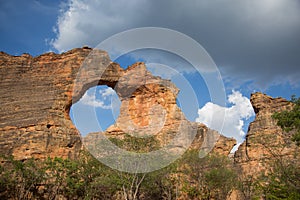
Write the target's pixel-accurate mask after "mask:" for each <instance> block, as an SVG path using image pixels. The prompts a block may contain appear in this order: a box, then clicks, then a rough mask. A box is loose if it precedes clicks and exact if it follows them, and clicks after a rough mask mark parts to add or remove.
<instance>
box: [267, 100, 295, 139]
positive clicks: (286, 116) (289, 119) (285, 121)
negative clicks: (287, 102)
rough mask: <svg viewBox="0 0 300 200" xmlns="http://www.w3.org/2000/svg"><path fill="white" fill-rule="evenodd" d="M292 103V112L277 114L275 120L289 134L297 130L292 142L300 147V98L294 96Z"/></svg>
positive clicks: (274, 116)
mask: <svg viewBox="0 0 300 200" xmlns="http://www.w3.org/2000/svg"><path fill="white" fill-rule="evenodd" d="M291 102H293V103H294V107H293V109H292V110H290V111H283V112H279V113H275V114H274V115H273V118H274V119H276V120H277V124H278V126H280V127H281V128H282V129H283V130H285V131H287V132H289V131H292V130H295V133H294V135H293V137H292V140H293V141H294V142H296V144H297V145H300V98H296V97H295V96H294V95H293V96H292V98H291Z"/></svg>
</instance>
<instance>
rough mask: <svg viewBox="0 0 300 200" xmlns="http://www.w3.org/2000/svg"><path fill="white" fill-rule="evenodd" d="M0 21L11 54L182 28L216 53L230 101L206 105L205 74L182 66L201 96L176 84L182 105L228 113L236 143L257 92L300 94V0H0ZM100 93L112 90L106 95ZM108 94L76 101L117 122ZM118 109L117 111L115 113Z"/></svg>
mask: <svg viewBox="0 0 300 200" xmlns="http://www.w3.org/2000/svg"><path fill="white" fill-rule="evenodd" d="M287 13H288V14H287ZM0 23H1V26H0V50H1V51H5V52H7V53H9V54H12V55H21V54H22V53H30V54H31V55H34V56H36V55H39V54H42V53H45V52H48V51H55V52H57V53H58V52H63V51H67V50H70V49H72V48H75V47H82V46H84V45H89V46H91V47H95V46H97V44H99V43H100V42H101V41H103V40H104V39H106V38H108V37H110V36H111V35H113V34H116V33H119V32H121V31H125V30H128V29H130V28H138V27H147V26H152V27H164V28H169V29H173V30H176V31H179V32H182V33H183V34H186V35H187V36H189V37H191V38H193V39H194V40H196V41H197V42H198V43H199V44H201V45H202V46H203V47H204V48H205V50H206V51H207V52H208V54H209V55H210V56H211V57H212V59H213V60H214V62H215V63H216V65H217V67H218V69H219V71H220V73H221V76H222V80H223V82H224V84H225V91H226V95H227V99H226V100H227V101H226V103H227V105H226V106H224V105H217V104H216V103H215V102H213V103H209V102H210V101H211V99H210V95H209V93H208V90H207V86H206V84H205V81H204V80H203V78H202V77H201V74H200V75H199V74H197V73H191V72H189V70H187V69H186V68H184V67H183V65H182V66H179V67H177V68H176V67H175V68H174V69H175V70H177V71H179V72H180V74H181V75H182V76H183V77H184V78H185V80H187V81H188V82H189V83H190V84H191V86H192V88H193V91H195V93H196V96H197V103H198V105H197V107H195V105H196V104H195V103H191V102H190V98H189V96H188V95H189V93H186V95H184V94H185V91H186V90H187V88H188V86H186V85H181V84H179V85H177V86H178V87H181V88H180V89H181V93H180V94H179V97H178V99H179V100H180V104H181V107H182V109H183V111H184V112H185V114H186V116H187V118H189V119H190V120H198V121H199V120H200V121H202V122H205V121H207V120H209V116H210V115H211V114H212V113H213V112H214V111H220V110H222V111H226V112H227V113H229V115H230V116H231V118H230V119H228V120H227V121H226V120H225V121H226V123H227V124H226V127H227V129H226V131H227V133H224V134H225V135H228V136H234V137H236V138H237V139H238V140H239V141H241V140H242V137H244V135H242V136H241V134H243V132H246V129H247V124H248V122H249V121H251V120H252V119H253V113H252V112H251V110H250V109H249V108H248V107H247V105H248V103H249V102H248V98H249V97H250V94H251V93H252V92H255V91H261V92H264V93H266V94H268V95H271V96H273V97H278V96H282V97H284V98H288V99H289V98H290V96H291V95H292V94H296V95H297V96H300V79H299V77H300V56H299V55H300V2H299V1H297V0H290V1H286V0H244V1H235V0H228V1H221V0H217V1H210V0H201V1H196V0H188V1H180V0H172V1H171V0H165V1H150V0H132V1H125V0H115V1H104V0H99V1H96V0H70V1H57V0H52V1H46V0H28V1H17V0H10V1H1V2H0ZM109 53H110V52H109ZM148 53H149V52H148ZM133 54H134V52H133ZM158 54H159V55H160V57H159V58H160V59H161V57H168V55H165V54H164V53H162V52H160V53H156V54H151V53H149V55H151V56H152V55H158ZM162 55H164V56H162ZM151 56H149V58H150V57H151ZM152 59H153V60H154V61H155V62H158V60H157V59H156V60H155V58H152ZM140 60H145V58H141V57H139V54H138V53H137V55H136V56H132V55H124V56H123V57H121V58H119V59H118V60H116V61H117V62H119V63H120V64H121V65H122V67H126V66H128V65H130V64H132V63H133V62H135V61H140ZM153 60H151V59H150V60H145V61H146V62H151V61H153ZM175 60H176V59H175ZM160 61H162V60H160ZM168 61H170V59H166V60H165V63H164V64H166V65H169V66H171V67H172V66H173V67H174V59H173V60H172V61H173V62H172V63H169V62H168ZM181 62H182V61H179V60H178V63H181ZM184 66H187V65H184ZM149 70H151V71H152V72H155V73H157V74H158V75H159V72H162V71H161V70H157V68H156V69H155V67H154V68H149ZM162 76H163V75H162ZM170 78H171V79H172V80H173V81H174V82H175V83H176V82H177V83H180V79H178V77H177V79H178V80H176V76H173V77H170ZM103 91H104V92H108V93H105V95H104V96H105V97H104V96H103V94H104V93H103ZM110 92H111V91H110V90H109V89H107V88H105V87H104V88H103V87H102V88H96V89H95V90H94V91H92V90H91V91H90V95H92V94H96V96H95V97H96V98H94V99H93V98H89V96H86V102H81V104H79V105H77V107H79V108H78V109H83V110H91V105H89V103H88V102H94V103H95V104H94V105H97V106H96V107H95V106H94V108H93V109H92V110H91V112H92V113H94V110H95V109H96V111H97V112H96V115H95V117H96V118H98V120H101V123H102V125H101V126H102V127H103V128H104V129H105V128H106V127H107V126H109V124H111V123H113V120H112V118H113V115H112V112H111V110H110V109H109V108H108V107H106V106H107V105H109V104H110V102H111V97H113V98H112V99H114V102H117V101H116V97H115V95H113V93H110ZM97 102H98V103H97ZM101 102H102V103H101ZM90 104H91V103H90ZM116 105H118V104H116ZM115 107H117V106H115ZM115 109H116V108H115ZM117 113H118V112H117V111H114V115H115V116H117ZM199 114H200V115H201V116H199ZM88 116H89V112H86V113H84V114H82V115H81V117H79V118H80V119H78V120H79V121H80V120H81V121H82V123H80V124H82V126H83V127H81V128H80V129H81V130H82V132H89V130H93V131H95V130H99V129H98V128H99V127H98V126H95V123H98V121H97V119H96V120H95V121H94V122H95V123H92V122H91V121H93V120H90V117H88ZM103 116H105V117H103ZM88 123H90V124H88ZM243 123H244V126H242V128H241V125H242V124H243ZM211 126H212V127H214V126H213V125H212V124H211ZM228 132H230V133H228Z"/></svg>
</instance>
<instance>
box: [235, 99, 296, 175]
mask: <svg viewBox="0 0 300 200" xmlns="http://www.w3.org/2000/svg"><path fill="white" fill-rule="evenodd" d="M250 101H251V104H252V106H253V108H254V111H255V113H256V117H255V120H254V121H253V122H252V123H251V124H250V126H249V130H248V134H247V136H246V140H245V142H244V143H243V144H242V145H241V146H240V147H239V149H238V150H237V151H236V153H235V156H234V159H235V162H236V163H237V164H238V165H239V166H241V168H242V171H243V173H244V175H245V176H247V175H250V176H258V175H260V172H262V171H263V170H265V169H266V167H267V166H266V163H267V161H268V160H272V159H273V160H274V159H275V157H274V156H278V155H281V156H292V155H293V153H294V152H295V151H297V146H296V145H295V144H294V143H293V142H292V141H291V134H290V133H286V132H284V131H283V130H282V129H281V128H280V127H279V126H277V122H276V120H274V119H273V118H272V115H273V114H274V113H275V112H281V111H283V110H290V109H291V108H292V106H293V104H292V103H291V102H289V101H287V100H285V99H283V98H272V97H270V96H267V95H265V94H262V93H254V94H252V95H251V99H250Z"/></svg>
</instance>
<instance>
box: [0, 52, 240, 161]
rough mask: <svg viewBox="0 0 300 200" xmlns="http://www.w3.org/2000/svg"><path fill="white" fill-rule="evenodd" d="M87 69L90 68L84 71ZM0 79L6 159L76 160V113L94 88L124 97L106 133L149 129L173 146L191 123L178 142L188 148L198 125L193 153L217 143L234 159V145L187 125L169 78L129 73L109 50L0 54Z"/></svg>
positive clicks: (138, 67)
mask: <svg viewBox="0 0 300 200" xmlns="http://www.w3.org/2000/svg"><path fill="white" fill-rule="evenodd" d="M88 55H89V56H88ZM85 64H86V65H89V67H88V68H84V67H82V66H84V65H85ZM0 76H1V82H0V88H1V89H0V103H1V108H0V145H1V149H0V154H2V155H13V156H14V157H15V158H16V159H19V160H24V159H28V158H30V157H35V158H40V159H43V158H46V157H48V156H50V157H55V156H58V157H64V158H66V157H70V158H74V157H76V155H77V153H78V152H79V150H80V149H81V148H82V143H81V141H80V136H79V133H78V131H77V129H76V127H75V126H74V125H73V124H72V122H71V120H70V117H69V110H70V107H71V105H72V103H75V102H76V101H78V100H79V99H80V98H81V96H82V95H83V94H84V92H85V91H86V90H87V89H89V88H90V87H92V86H95V85H107V86H109V87H112V88H114V89H115V90H116V92H117V94H118V95H119V97H120V99H121V100H122V107H121V113H122V114H121V115H120V117H119V118H118V120H117V123H116V124H115V125H114V126H112V127H110V128H109V129H108V130H107V132H106V134H107V135H109V136H111V137H114V136H116V135H118V134H119V135H120V134H121V135H122V134H123V133H124V132H128V131H129V130H131V129H132V128H134V129H135V130H138V131H136V133H142V134H144V133H146V132H147V133H148V132H149V131H150V132H151V134H153V135H155V136H156V137H157V138H158V139H159V141H160V142H161V143H162V144H166V143H167V142H168V141H170V139H171V138H172V137H174V134H175V133H176V131H177V130H178V125H179V124H180V123H181V122H184V125H183V126H182V127H181V128H182V129H181V130H180V131H181V132H184V133H185V134H183V136H184V137H181V138H177V139H178V140H179V142H181V143H184V142H183V141H184V140H185V136H189V130H190V129H189V128H191V127H192V129H193V130H195V132H196V140H195V142H194V143H193V144H192V148H199V147H203V148H204V149H205V150H210V148H212V146H211V144H212V143H214V142H217V145H216V147H214V148H215V149H216V151H218V152H219V153H224V154H228V153H229V151H230V150H231V148H232V146H233V145H234V143H235V141H234V140H233V139H227V138H225V137H223V136H221V137H220V136H219V134H218V133H216V132H215V131H212V130H209V129H208V128H207V127H205V126H204V125H201V124H196V123H191V122H188V121H187V120H186V119H185V117H184V115H183V114H182V112H181V111H180V109H179V108H178V107H177V105H176V96H177V93H178V92H179V91H178V89H177V88H176V87H175V85H173V84H172V83H171V82H170V81H167V80H163V79H161V78H159V77H155V76H152V75H151V74H150V73H149V72H148V71H147V70H146V67H145V65H144V64H143V63H137V64H135V65H133V66H131V67H129V68H128V69H127V70H123V69H122V68H121V67H120V66H119V65H118V64H115V63H112V62H111V61H110V59H109V56H108V54H107V53H106V52H104V51H100V50H97V51H92V49H90V48H79V49H73V50H71V51H68V52H66V53H63V54H55V53H46V54H43V55H41V56H38V57H32V56H30V55H28V54H23V55H21V56H11V55H8V54H6V53H3V52H1V53H0ZM72 97H73V98H72ZM153 105H158V106H153ZM160 107H162V108H164V110H165V111H164V113H160V110H161V109H160ZM162 117H163V119H162ZM162 122H163V123H162ZM149 124H151V126H150V127H151V130H149V129H148V128H147V127H148V126H147V125H149ZM124 130H125V131H124ZM157 130H158V131H157Z"/></svg>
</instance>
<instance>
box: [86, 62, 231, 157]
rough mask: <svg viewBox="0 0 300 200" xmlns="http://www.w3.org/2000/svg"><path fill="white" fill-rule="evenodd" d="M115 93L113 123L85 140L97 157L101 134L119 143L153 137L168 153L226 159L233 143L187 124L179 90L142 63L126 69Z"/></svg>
mask: <svg viewBox="0 0 300 200" xmlns="http://www.w3.org/2000/svg"><path fill="white" fill-rule="evenodd" d="M114 89H115V91H116V93H117V94H118V96H119V97H120V99H121V108H120V115H119V117H118V119H117V120H116V123H115V124H114V125H112V126H111V127H109V128H108V129H107V130H106V131H105V132H104V133H91V134H88V135H87V136H86V137H85V138H84V144H85V146H86V147H87V148H88V149H89V150H90V151H91V152H92V154H93V155H94V156H96V157H102V156H103V154H104V153H103V152H101V150H99V149H97V146H98V145H99V141H100V140H101V137H102V136H101V134H104V135H106V136H107V137H110V138H117V139H121V140H122V139H124V137H125V136H127V135H128V134H129V135H131V136H133V137H154V139H155V140H156V141H157V143H158V144H159V147H160V148H161V147H166V146H167V149H168V150H170V152H175V153H177V152H178V151H181V150H185V149H188V148H190V149H197V150H200V151H201V152H202V153H203V156H205V155H206V154H207V153H209V152H211V151H214V152H217V153H219V154H224V155H228V154H229V153H230V150H231V149H232V148H233V146H234V145H235V143H236V142H235V140H234V139H231V138H226V137H224V136H221V135H220V134H219V133H218V132H217V131H214V130H211V129H209V128H207V127H206V126H205V125H203V124H199V123H195V122H189V121H188V120H187V119H186V118H185V116H184V114H183V113H182V112H181V110H180V108H179V107H178V106H177V104H176V98H177V94H178V92H179V90H178V88H177V87H176V86H175V85H174V84H173V83H172V82H171V81H169V80H164V79H161V78H160V77H157V76H153V75H152V74H151V73H150V72H149V71H148V70H147V68H146V66H145V64H144V63H136V64H134V65H132V66H130V67H128V68H127V69H126V70H125V71H124V73H123V76H122V77H121V78H120V79H119V81H118V83H117V84H116V86H115V88H114ZM147 149H150V148H147ZM93 150H95V151H93ZM107 156H108V157H109V156H112V155H107Z"/></svg>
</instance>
